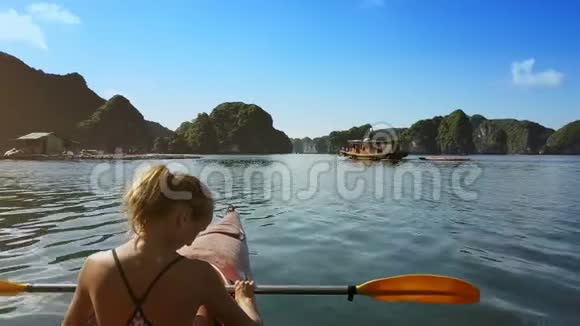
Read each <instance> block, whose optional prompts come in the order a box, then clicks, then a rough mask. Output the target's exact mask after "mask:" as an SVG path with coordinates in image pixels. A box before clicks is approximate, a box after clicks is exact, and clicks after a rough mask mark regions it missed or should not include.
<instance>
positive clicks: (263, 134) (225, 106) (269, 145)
mask: <svg viewBox="0 0 580 326" xmlns="http://www.w3.org/2000/svg"><path fill="white" fill-rule="evenodd" d="M176 133H177V135H178V136H179V137H181V138H183V139H184V140H185V142H186V143H187V145H188V146H190V148H191V150H192V151H193V152H195V153H253V154H274V153H290V152H291V151H292V143H291V142H290V139H289V138H288V136H286V134H285V133H284V132H282V131H280V130H277V129H275V128H274V127H273V121H272V117H271V116H270V114H269V113H267V112H266V111H264V110H263V109H262V108H261V107H259V106H257V105H255V104H246V103H242V102H226V103H222V104H220V105H218V106H217V107H215V108H214V109H213V110H212V112H211V113H210V114H209V115H208V114H206V113H201V114H199V115H198V116H197V118H196V119H193V120H192V121H186V122H184V123H182V124H181V126H180V127H179V128H178V129H177V130H176Z"/></svg>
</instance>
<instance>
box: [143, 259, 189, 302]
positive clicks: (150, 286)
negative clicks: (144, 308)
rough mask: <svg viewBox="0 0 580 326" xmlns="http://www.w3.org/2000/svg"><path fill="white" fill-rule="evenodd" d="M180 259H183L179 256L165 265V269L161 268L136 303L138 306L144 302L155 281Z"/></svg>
mask: <svg viewBox="0 0 580 326" xmlns="http://www.w3.org/2000/svg"><path fill="white" fill-rule="evenodd" d="M182 258H183V256H181V255H179V256H177V257H175V259H173V260H172V261H170V262H169V264H167V265H165V268H163V269H162V270H161V271H160V272H159V274H157V276H155V278H154V279H153V281H151V283H150V284H149V286H148V287H147V290H145V293H143V296H141V299H140V300H139V301H138V303H139V305H142V304H143V303H144V302H145V300H146V299H147V296H148V295H149V292H151V290H153V286H155V283H157V281H159V279H160V278H161V277H162V276H163V274H165V273H166V272H167V271H168V270H169V269H170V268H171V267H172V266H173V265H175V264H176V263H177V262H179V261H180V260H181V259H182Z"/></svg>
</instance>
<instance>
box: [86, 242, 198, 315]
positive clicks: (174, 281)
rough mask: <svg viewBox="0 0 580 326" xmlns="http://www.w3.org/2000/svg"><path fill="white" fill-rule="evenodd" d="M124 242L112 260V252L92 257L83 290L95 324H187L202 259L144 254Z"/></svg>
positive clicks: (194, 308)
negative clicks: (87, 294)
mask: <svg viewBox="0 0 580 326" xmlns="http://www.w3.org/2000/svg"><path fill="white" fill-rule="evenodd" d="M128 247H130V246H127V245H125V246H121V247H120V248H118V249H117V250H116V251H115V252H116V253H117V256H118V262H119V263H118V264H117V263H116V262H115V259H114V255H113V251H106V252H103V253H99V254H98V255H96V256H95V257H94V258H93V260H94V261H95V263H94V264H93V265H92V266H94V267H93V268H94V270H93V271H92V273H94V277H91V279H93V280H94V281H93V282H92V285H89V291H90V296H91V298H92V301H93V305H94V310H95V314H96V316H97V319H98V321H99V324H100V325H191V324H192V323H193V320H194V317H195V311H197V308H198V307H199V305H200V303H201V301H202V298H201V296H200V293H201V292H203V291H204V290H205V289H203V284H200V283H202V282H200V280H201V279H202V278H203V275H201V274H203V270H204V268H203V267H204V266H202V265H207V263H204V262H201V261H195V260H189V259H181V258H182V257H181V256H178V255H177V254H176V255H175V257H172V258H171V259H168V258H170V257H168V258H159V257H147V256H145V255H140V254H137V253H135V252H132V251H133V249H131V248H128ZM188 290H190V291H188ZM179 312H185V313H182V314H179ZM131 321H134V323H130V322H131ZM139 321H142V322H143V323H142V324H140V323H138V322H139Z"/></svg>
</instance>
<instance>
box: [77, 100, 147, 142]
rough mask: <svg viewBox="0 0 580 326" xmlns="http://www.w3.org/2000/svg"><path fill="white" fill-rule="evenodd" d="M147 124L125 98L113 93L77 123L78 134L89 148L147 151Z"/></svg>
mask: <svg viewBox="0 0 580 326" xmlns="http://www.w3.org/2000/svg"><path fill="white" fill-rule="evenodd" d="M149 126H150V125H149V124H148V123H147V122H146V121H145V118H143V115H142V114H141V113H140V112H139V110H137V109H136V108H135V107H134V106H133V105H132V104H131V102H129V100H128V99H126V98H125V97H123V96H121V95H115V96H113V97H112V98H111V99H110V100H108V101H106V102H105V103H104V104H103V105H101V106H100V107H99V108H98V109H97V110H96V111H95V112H94V113H93V114H92V115H91V116H90V117H89V118H88V119H86V120H84V121H82V122H80V123H79V124H78V130H79V132H78V135H79V136H80V139H81V142H82V144H84V145H85V146H88V147H89V148H98V149H102V150H105V151H107V152H114V151H115V149H116V148H117V147H121V148H123V150H124V151H136V152H148V151H149V149H150V148H151V147H152V144H153V137H152V134H151V133H150V129H149Z"/></svg>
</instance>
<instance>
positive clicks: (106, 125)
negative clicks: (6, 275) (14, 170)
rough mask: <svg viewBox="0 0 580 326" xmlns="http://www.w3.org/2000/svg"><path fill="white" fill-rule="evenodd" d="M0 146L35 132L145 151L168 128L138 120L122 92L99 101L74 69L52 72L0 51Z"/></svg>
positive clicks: (168, 134)
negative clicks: (55, 73)
mask: <svg viewBox="0 0 580 326" xmlns="http://www.w3.org/2000/svg"><path fill="white" fill-rule="evenodd" d="M0 117H1V119H0V150H2V152H3V151H4V150H6V149H8V148H10V147H12V146H14V145H15V143H14V141H13V140H14V139H15V138H17V137H19V136H22V135H25V134H28V133H30V132H36V131H41V132H42V131H45V132H46V131H50V132H55V133H56V134H58V135H59V136H61V137H64V138H69V139H73V140H80V141H81V143H82V147H84V148H94V149H103V150H106V151H112V150H114V149H115V148H117V147H123V149H124V150H129V149H131V148H132V149H135V150H139V151H150V150H151V147H152V146H153V142H154V139H155V138H157V137H172V136H173V134H174V132H173V131H171V130H169V129H167V128H165V127H163V126H161V125H160V124H158V123H156V122H152V121H147V120H145V119H143V116H142V115H141V113H140V112H139V111H138V110H137V109H136V108H135V107H134V106H132V105H131V104H130V102H129V100H127V99H125V98H124V97H122V96H114V97H113V98H111V99H110V100H109V101H105V100H104V99H103V98H101V97H100V96H98V95H97V94H96V93H95V92H93V91H92V90H91V89H90V88H88V86H87V83H86V81H85V79H84V78H83V77H82V76H81V75H79V74H78V73H71V74H66V75H54V74H47V73H44V72H43V71H42V70H37V69H33V68H31V67H29V66H28V65H26V64H25V63H24V62H22V61H21V60H19V59H17V58H16V57H14V56H11V55H9V54H7V53H4V52H0Z"/></svg>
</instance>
